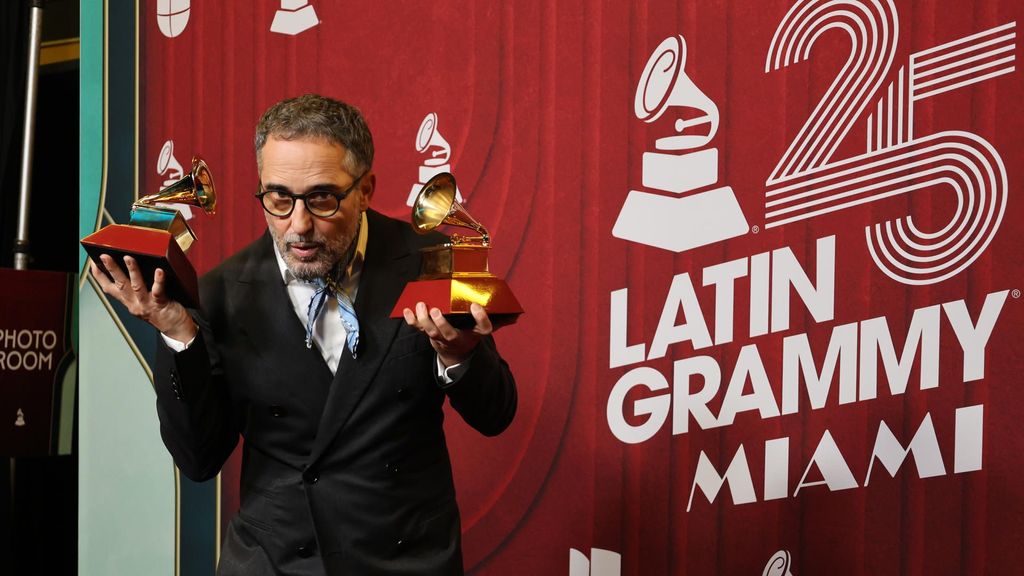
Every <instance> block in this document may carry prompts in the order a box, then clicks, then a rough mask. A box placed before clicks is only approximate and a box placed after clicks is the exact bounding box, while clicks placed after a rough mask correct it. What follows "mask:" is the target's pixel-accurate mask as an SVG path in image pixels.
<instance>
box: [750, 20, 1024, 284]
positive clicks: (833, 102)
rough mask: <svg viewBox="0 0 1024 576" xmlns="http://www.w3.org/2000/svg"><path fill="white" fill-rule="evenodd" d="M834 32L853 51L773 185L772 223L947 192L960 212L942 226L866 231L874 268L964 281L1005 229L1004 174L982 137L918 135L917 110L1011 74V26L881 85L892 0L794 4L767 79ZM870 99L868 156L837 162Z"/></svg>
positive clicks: (951, 48)
mask: <svg viewBox="0 0 1024 576" xmlns="http://www.w3.org/2000/svg"><path fill="white" fill-rule="evenodd" d="M830 30H841V31H843V32H845V33H846V34H847V35H848V36H849V37H850V41H851V49H850V56H849V58H848V59H847V61H846V64H845V65H844V66H843V68H842V70H841V71H840V72H839V74H838V75H837V76H836V78H835V80H833V82H832V84H831V86H829V88H828V90H827V91H826V92H825V95H824V96H823V97H822V99H821V101H820V102H818V104H817V106H816V107H815V108H814V111H813V112H812V113H811V115H810V117H809V118H808V119H807V121H806V122H805V123H804V125H803V127H802V128H801V129H800V131H799V133H798V134H797V136H796V138H795V139H794V140H793V141H792V142H791V143H790V145H789V148H788V149H787V150H786V152H785V154H783V156H782V158H781V159H780V160H779V163H778V164H777V165H776V167H775V169H774V170H773V171H772V174H771V176H769V178H768V180H767V182H766V185H767V190H766V192H765V220H766V222H765V225H766V227H768V228H772V227H776V226H782V225H784V224H787V223H790V222H795V221H799V220H804V219H808V218H814V217H816V216H820V215H823V214H828V213H831V212H835V211H838V210H843V209H846V208H850V207H853V206H857V205H860V204H866V203H869V202H874V201H876V200H882V199H884V198H890V197H893V196H898V195H902V194H906V193H908V192H913V191H916V190H922V189H933V190H939V189H942V190H944V191H951V192H953V193H954V194H955V195H956V199H957V204H956V210H955V212H954V214H953V216H952V218H951V219H950V221H949V223H948V224H946V225H945V226H943V227H942V228H940V229H938V230H927V231H926V230H921V229H919V228H918V227H917V226H915V225H914V221H913V218H912V217H911V216H905V217H901V218H897V219H895V220H890V221H886V222H882V223H878V224H874V225H871V226H867V227H866V228H865V230H864V232H865V238H866V240H867V245H868V250H869V251H870V253H871V257H872V258H873V259H874V261H875V264H876V265H877V266H878V267H879V269H881V270H882V271H883V272H884V273H885V274H887V275H888V276H889V277H891V278H893V279H894V280H897V281H899V282H902V283H905V284H912V285H921V284H932V283H936V282H940V281H942V280H945V279H947V278H951V277H952V276H955V275H956V274H959V273H960V272H961V271H963V270H964V269H965V268H967V267H968V266H969V265H970V264H971V263H972V262H974V260H976V259H977V258H978V256H980V255H981V254H982V252H984V251H985V249H986V248H987V247H988V245H989V243H990V242H991V241H992V238H993V237H994V236H995V234H996V231H997V230H998V229H999V225H1000V223H1001V222H1002V219H1003V213H1004V212H1005V210H1006V196H1007V186H1008V185H1007V178H1006V167H1005V166H1004V164H1003V160H1002V158H1001V157H1000V156H999V153H998V152H997V151H996V150H995V148H993V147H992V145H991V144H989V143H988V142H987V141H986V140H985V139H984V138H982V137H980V136H978V135H977V134H972V133H970V132H965V131H959V130H951V131H943V132H937V133H934V134H928V135H923V136H918V135H916V134H914V105H915V103H916V102H919V101H921V100H924V99H926V98H931V97H934V96H938V95H940V94H943V93H945V92H949V91H952V90H956V89H959V88H962V87H964V86H968V85H971V84H975V83H978V82H982V81H984V80H987V79H990V78H993V77H996V76H1001V75H1003V74H1008V73H1010V72H1013V71H1014V69H1015V68H1014V58H1015V56H1014V52H1015V50H1016V22H1011V23H1009V24H1004V25H1002V26H998V27H995V28H992V29H989V30H986V31H984V32H980V33H978V34H973V35H971V36H967V37H964V38H960V39H958V40H954V41H952V42H948V43H946V44H943V45H940V46H936V47H934V48H929V49H927V50H923V51H920V52H916V53H914V54H911V56H910V59H909V62H908V63H907V64H906V65H905V66H903V67H901V68H900V69H899V71H898V73H897V75H896V78H895V79H894V80H892V81H891V82H890V83H889V84H888V86H886V87H884V88H883V86H882V82H883V80H884V79H885V78H886V76H887V75H888V73H889V70H890V69H891V67H892V64H893V60H894V57H895V54H896V39H897V38H898V36H899V19H898V17H897V14H896V8H895V6H894V5H893V3H892V0H799V1H798V2H797V3H796V4H794V5H793V6H792V7H791V8H790V10H789V12H788V13H787V14H786V16H785V17H784V18H783V20H782V22H781V23H780V24H779V27H778V28H777V29H776V31H775V37H774V38H772V42H771V46H770V47H769V49H768V55H767V59H766V62H765V72H766V73H768V72H771V71H773V70H779V69H781V68H783V67H786V66H791V65H795V64H797V63H800V62H803V61H805V60H807V59H808V58H809V57H810V52H811V48H812V47H813V46H814V43H815V41H816V40H817V39H818V38H819V37H820V36H821V35H822V34H824V33H826V32H828V31H830ZM879 93H880V94H881V97H877V96H876V95H878V94H879ZM872 98H878V99H877V100H876V103H875V107H874V109H873V111H871V113H870V114H869V116H868V117H867V123H866V124H867V126H866V133H865V136H866V146H865V148H866V151H865V153H863V154H861V155H858V156H855V157H852V158H845V159H841V160H833V158H832V156H833V154H834V153H835V151H836V148H837V147H838V146H839V144H840V143H841V142H842V141H843V140H844V139H845V138H846V137H847V135H848V134H849V133H850V131H851V129H852V128H853V127H854V124H855V123H856V121H857V119H858V118H859V117H860V116H861V114H862V113H863V112H864V111H865V110H866V109H868V106H869V104H870V102H871V99H872Z"/></svg>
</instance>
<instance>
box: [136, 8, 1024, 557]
mask: <svg viewBox="0 0 1024 576" xmlns="http://www.w3.org/2000/svg"><path fill="white" fill-rule="evenodd" d="M140 10H141V13H140V29H141V37H140V46H141V51H140V62H139V64H140V83H141V84H140V85H141V93H140V106H141V108H140V116H139V118H140V126H141V136H142V138H141V149H140V164H139V171H140V174H141V182H142V186H143V188H144V189H145V190H146V191H153V190H156V189H158V188H159V187H160V186H161V185H162V184H163V183H164V182H165V181H170V180H173V179H175V178H177V177H179V176H180V175H181V171H182V170H183V169H184V170H187V169H188V165H189V161H190V157H191V155H192V154H193V153H201V154H202V155H203V156H204V157H205V159H206V160H207V162H208V163H209V165H210V167H211V169H212V170H213V172H214V174H215V177H216V182H217V187H218V192H219V194H220V198H219V201H220V211H219V213H218V214H217V216H215V217H212V218H207V217H205V216H201V215H200V216H197V217H196V218H195V220H194V221H193V222H194V227H195V228H196V230H197V233H198V235H199V237H200V240H199V242H198V245H197V247H196V249H195V250H194V251H193V253H192V259H193V261H194V262H195V263H196V264H197V267H198V268H199V269H200V271H205V270H208V269H210V268H211V267H213V266H214V265H216V263H218V262H219V261H220V260H222V259H223V258H224V257H226V256H227V255H229V254H231V253H232V252H233V251H235V250H237V249H239V248H241V247H242V246H244V245H245V244H247V243H248V242H249V241H251V240H252V239H253V238H255V237H256V236H257V235H258V234H260V233H261V232H262V230H263V229H264V228H265V222H264V217H263V213H262V212H261V210H260V207H259V206H258V204H257V203H256V201H255V200H254V199H253V197H252V194H253V192H255V190H256V186H257V172H256V165H255V155H254V152H253V149H252V144H251V142H252V134H253V129H254V126H255V124H256V121H257V119H258V117H259V115H260V114H261V113H262V112H263V110H265V109H266V108H267V107H268V106H269V105H271V104H273V103H274V102H276V101H278V100H280V99H282V98H286V97H290V96H295V95H299V94H302V93H306V92H319V93H323V94H326V95H330V96H333V97H336V98H339V99H343V100H346V101H349V102H351V103H354V104H356V105H357V106H359V107H360V108H361V109H362V110H363V111H364V113H365V114H366V116H367V118H368V121H369V124H370V127H371V129H372V130H373V133H374V138H375V142H376V146H377V160H376V163H375V164H376V165H375V170H376V173H377V175H378V179H377V182H378V188H377V193H376V195H375V197H374V200H373V206H374V207H375V208H377V209H378V210H380V211H382V212H385V213H387V214H390V215H393V216H398V217H402V218H408V213H409V207H408V204H409V202H410V201H411V194H412V193H413V192H414V191H416V190H418V188H419V187H420V186H421V185H422V183H423V182H425V181H426V180H427V179H428V178H429V177H430V176H431V175H433V174H435V173H437V172H440V171H451V172H453V173H454V174H455V176H456V177H457V179H458V183H459V191H460V194H461V197H462V198H463V199H464V200H465V205H466V207H467V208H468V210H469V211H470V212H471V213H472V214H473V215H474V216H475V217H476V218H477V219H479V220H480V221H481V222H483V223H484V224H485V225H486V226H488V227H489V229H490V231H491V233H492V236H493V238H494V252H493V257H492V268H493V269H494V270H495V271H496V272H497V273H498V274H500V275H503V276H505V277H506V278H507V279H508V281H509V283H510V284H511V286H512V287H513V289H514V290H515V292H516V294H517V295H518V297H519V299H520V300H521V301H522V302H523V304H524V306H525V308H526V309H527V313H526V314H525V315H524V316H523V317H522V318H521V319H520V321H519V323H518V324H516V325H514V326H512V327H509V328H507V329H504V330H502V331H501V332H500V333H499V335H498V342H499V346H500V347H501V349H502V351H503V354H504V355H505V356H506V358H507V359H508V360H509V361H510V363H511V364H512V366H513V369H514V371H515V374H516V376H517V380H518V382H519V391H520V410H519V414H518V416H517V418H516V421H515V423H514V424H513V426H512V427H511V428H510V429H509V430H508V431H507V432H506V433H505V434H504V435H502V436H500V437H498V438H495V439H485V438H482V437H480V436H478V435H476V434H475V433H473V432H472V431H471V430H470V429H469V428H468V427H467V426H465V425H464V424H463V423H461V422H460V421H459V420H458V418H449V419H448V422H447V424H446V426H447V430H448V436H449V443H450V448H451V452H452V455H453V460H454V467H455V472H456V476H457V488H458V494H459V500H460V504H461V508H462V514H463V525H464V531H465V544H464V547H465V558H466V565H467V568H468V569H470V570H475V571H477V573H480V574H570V575H571V576H583V575H586V574H594V575H598V574H600V575H613V574H630V575H633V574H635V575H641V574H642V575H648V574H694V575H704V574H737V575H740V574H742V575H748V574H749V575H757V574H773V575H774V574H778V575H782V574H786V573H787V571H788V572H789V573H791V574H794V575H797V576H802V575H809V574H819V575H820V574H833V575H835V574H872V575H874V574H929V575H930V574H982V573H987V574H1010V573H1018V572H1019V571H1020V570H1021V568H1020V566H1021V564H1022V561H1024V548H1022V546H1021V542H1024V487H1022V486H1024V484H1022V482H1021V479H1020V478H1021V475H1022V473H1024V465H1022V463H1021V454H1022V453H1024V441H1022V434H1021V432H1022V424H1021V423H1022V422H1024V409H1022V407H1021V402H1022V400H1024V393H1022V392H1021V391H1020V388H1019V386H1020V384H1021V376H1020V375H1021V374H1022V373H1024V361H1022V356H1024V350H1022V346H1021V344H1022V338H1021V337H1020V335H1019V330H1020V328H1021V326H1022V316H1024V315H1022V304H1021V302H1020V295H1021V294H1020V290H1021V288H1024V282H1022V278H1021V271H1022V269H1024V268H1022V260H1021V258H1022V257H1021V255H1020V254H1021V251H1020V249H1019V247H1020V244H1021V238H1022V233H1021V227H1020V221H1021V219H1022V217H1024V211H1022V209H1021V207H1020V206H1021V204H1020V202H1019V201H1016V199H1015V196H1016V195H1017V193H1018V190H1019V186H1020V184H1019V183H1020V181H1021V178H1024V174H1022V168H1024V166H1022V162H1021V154H1022V152H1024V141H1022V136H1021V134H1022V133H1024V115H1022V114H1020V113H1019V106H1020V101H1021V99H1022V98H1024V90H1022V83H1021V78H1022V73H1021V72H1020V71H1017V70H1016V67H1017V54H1018V52H1019V49H1018V44H1019V42H1018V37H1017V28H1016V21H1017V19H1018V17H1019V16H1021V14H1022V12H1024V5H1022V4H1021V3H1019V2H1008V1H1005V0H1004V1H995V0H991V1H985V0H975V1H964V2H940V1H938V0H831V1H826V0H764V1H759V2H740V1H732V2H727V1H710V0H709V1H697V0H678V1H651V2H646V3H633V2H600V3H599V2H588V1H577V2H557V3H556V2H540V1H535V2H473V1H466V2H452V1H446V0H445V1H436V2H347V1H346V2H333V1H332V2H327V1H323V0H320V1H318V0H312V1H310V2H306V1H304V0H281V1H276V0H259V1H255V2H249V1H247V2H213V1H203V0H193V1H191V2H189V1H187V0H182V1H161V2H155V3H153V2H146V3H144V4H143V6H141V7H140ZM182 167H184V168H182ZM237 477H238V467H237V463H234V464H232V465H230V466H229V467H228V468H227V469H226V470H225V474H224V494H225V497H224V501H223V502H224V512H225V518H227V517H229V516H230V515H231V514H233V512H234V510H235V509H236V508H237V505H238V499H237Z"/></svg>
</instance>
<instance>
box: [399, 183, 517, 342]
mask: <svg viewBox="0 0 1024 576" xmlns="http://www.w3.org/2000/svg"><path fill="white" fill-rule="evenodd" d="M455 190H456V186H455V177H454V176H452V175H451V174H449V173H447V172H444V173H442V174H438V175H436V176H434V177H433V178H431V179H430V180H429V181H428V182H427V183H426V185H424V186H423V188H422V189H421V190H420V193H419V195H418V196H416V201H415V202H414V203H413V206H412V225H413V229H414V230H416V231H417V232H419V233H420V234H426V233H427V232H430V231H431V230H434V229H435V228H437V227H438V226H440V225H442V224H448V225H450V226H456V227H459V228H468V229H470V230H473V231H474V232H476V233H477V235H473V236H461V235H458V234H454V235H452V237H451V239H450V240H451V241H450V242H446V243H444V244H441V245H438V246H430V247H428V248H424V249H423V250H422V251H421V252H422V255H423V261H422V265H421V268H420V277H419V278H418V279H417V280H416V281H414V282H410V283H409V284H407V285H406V286H405V290H403V291H402V295H401V296H399V297H398V303H397V304H395V307H394V309H393V310H392V311H391V317H392V318H401V317H402V310H404V309H405V308H410V309H415V306H416V303H417V302H424V303H425V304H426V305H427V306H428V307H431V308H438V309H439V310H441V312H442V313H443V314H444V315H445V316H446V317H447V319H448V322H450V323H451V324H452V325H453V326H455V327H457V328H470V327H472V326H473V325H474V324H475V320H474V319H473V316H472V315H470V313H469V306H470V304H473V303H477V304H480V305H481V306H483V307H484V309H485V310H487V314H488V316H489V317H490V319H491V323H492V324H493V325H494V326H496V327H497V326H503V325H506V324H512V323H513V322H515V321H516V320H517V319H518V318H519V315H520V314H522V313H523V307H522V306H520V305H519V301H518V300H516V297H515V295H513V294H512V290H511V289H510V288H509V287H508V284H506V283H505V281H504V280H502V279H501V278H498V277H496V276H494V275H493V274H491V273H490V270H489V269H488V264H487V257H488V255H489V254H490V251H491V238H490V235H489V234H488V233H487V229H485V228H484V227H483V225H481V224H480V223H479V222H477V221H476V219H474V218H473V217H472V216H470V215H469V213H468V212H466V209H465V208H463V207H462V205H461V204H459V202H458V201H457V200H456V199H455Z"/></svg>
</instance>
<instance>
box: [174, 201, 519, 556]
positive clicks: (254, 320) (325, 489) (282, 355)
mask: <svg viewBox="0 0 1024 576" xmlns="http://www.w3.org/2000/svg"><path fill="white" fill-rule="evenodd" d="M368 218H369V238H368V241H367V246H366V254H365V264H364V268H363V271H362V276H361V278H360V284H359V294H358V297H357V299H356V302H355V308H356V313H357V316H358V318H359V323H360V347H359V350H358V355H357V357H356V358H353V357H352V356H351V355H350V354H349V353H347V352H346V353H345V354H344V355H343V358H342V361H341V364H340V366H339V367H338V371H337V375H336V376H334V377H332V375H331V372H330V370H329V369H328V367H327V365H326V363H325V362H324V360H323V357H322V356H321V354H320V352H319V351H318V350H317V349H316V348H313V349H307V348H306V346H305V332H304V326H303V324H302V322H300V320H299V319H298V317H297V316H296V314H295V312H294V310H293V308H292V305H291V302H290V301H289V299H288V295H287V293H286V290H285V287H284V283H283V281H282V279H281V274H280V271H279V268H278V265H277V262H276V260H275V257H274V253H273V246H272V244H271V242H272V241H271V239H270V236H269V235H268V234H264V236H263V237H261V238H260V239H259V240H257V241H256V242H254V243H253V244H251V245H249V246H248V247H247V248H245V249H243V250H242V251H241V252H239V253H238V254H236V255H234V256H232V257H231V258H229V259H228V260H226V261H225V262H224V263H223V264H221V265H220V266H219V267H218V268H216V269H215V270H213V271H212V272H210V273H209V274H207V275H206V276H204V277H203V279H202V280H201V282H200V291H201V298H202V307H203V309H202V312H201V313H200V314H197V318H198V319H199V323H200V327H201V330H200V334H199V336H198V337H197V339H196V341H195V342H194V343H193V344H192V346H191V347H189V348H188V349H187V350H185V351H183V352H180V353H177V354H175V353H174V352H172V351H171V350H170V349H168V348H166V347H164V346H160V348H161V350H160V351H159V352H158V356H157V362H156V370H155V376H156V389H157V411H158V414H159V418H160V430H161V435H162V437H163V440H164V444H166V446H167V449H168V450H169V451H170V453H171V455H172V456H173V457H174V461H175V463H176V464H177V465H178V467H179V468H180V469H181V471H182V472H183V473H184V474H185V475H186V476H188V477H189V478H192V479H193V480H199V481H202V480H206V479H210V478H213V477H214V476H215V475H216V474H217V473H218V472H219V470H220V468H221V466H222V465H223V463H224V461H225V459H227V457H228V456H229V455H230V454H231V452H232V450H233V449H234V447H235V445H236V444H237V442H238V437H239V434H241V435H242V436H243V437H244V438H245V443H244V449H243V460H242V474H241V509H240V510H239V513H238V515H237V516H236V517H235V518H234V519H233V520H232V522H231V526H230V529H229V531H228V534H227V535H226V536H225V543H224V547H223V549H222V555H221V566H220V572H221V573H222V574H234V573H238V574H246V575H250V576H251V575H257V574H275V573H283V574H304V575H305V574H323V573H324V568H326V573H327V574H330V575H335V574H359V575H368V574H416V575H426V574H460V573H461V572H462V558H461V549H460V525H459V511H458V508H457V506H456V504H455V491H454V487H453V484H452V473H451V464H450V462H449V459H448V451H447V447H446V445H445V438H444V431H443V429H442V420H443V418H444V416H443V412H442V405H443V403H444V400H445V398H448V401H449V402H450V403H451V405H452V406H453V407H454V408H455V410H456V411H457V412H458V413H459V414H460V415H461V416H462V418H463V419H464V420H465V421H466V422H467V423H469V424H470V425H471V426H472V427H473V428H476V429H477V430H479V431H480V432H482V433H483V434H485V435H494V434H498V433H500V432H501V431H502V430H504V429H505V428H506V427H507V426H508V425H509V423H510V422H511V420H512V417H513V415H514V413H515V409H516V388H515V382H514V380H513V378H512V374H511V372H510V371H509V369H508V365H507V364H506V363H505V362H504V361H503V360H502V359H501V357H500V356H499V355H498V352H497V349H496V348H495V345H494V341H493V340H492V339H490V338H487V339H485V340H483V341H481V343H480V345H479V346H478V348H477V350H476V352H475V353H474V355H473V356H472V358H471V360H470V361H469V368H468V370H467V371H466V373H465V374H464V375H463V376H462V377H461V378H460V379H459V380H457V381H456V382H454V383H453V384H451V385H449V386H447V387H442V385H441V384H440V383H439V382H438V381H437V379H436V373H437V370H436V364H435V362H436V360H435V353H434V350H433V348H431V346H430V343H429V341H428V340H427V338H426V337H425V336H424V335H422V334H421V333H419V332H418V331H416V330H414V329H412V328H410V327H409V326H407V325H406V324H405V322H404V320H402V319H391V318H389V317H388V316H389V315H390V312H391V309H392V307H393V306H394V304H395V302H396V300H397V298H398V295H399V294H400V293H401V291H402V288H403V287H404V286H405V284H406V283H407V282H409V281H410V280H414V279H415V278H416V277H417V275H418V272H419V263H420V255H419V252H418V249H419V248H420V247H422V246H424V245H427V244H436V243H437V241H438V238H439V237H438V236H434V237H433V238H429V237H421V236H417V235H416V234H415V233H413V232H412V230H411V227H410V226H409V225H408V224H405V223H402V222H399V221H397V220H392V219H390V218H386V217H384V216H382V215H380V214H377V213H375V212H372V211H371V212H369V213H368Z"/></svg>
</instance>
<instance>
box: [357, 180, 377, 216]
mask: <svg viewBox="0 0 1024 576" xmlns="http://www.w3.org/2000/svg"><path fill="white" fill-rule="evenodd" d="M376 189H377V174H375V173H373V172H370V173H368V174H367V175H366V176H363V179H362V180H361V181H360V182H359V191H360V192H361V194H360V195H359V211H360V212H366V210H367V209H368V208H369V207H370V201H371V200H372V199H373V192H374V190H376Z"/></svg>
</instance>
